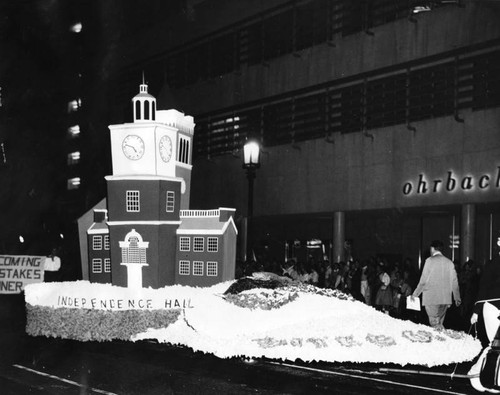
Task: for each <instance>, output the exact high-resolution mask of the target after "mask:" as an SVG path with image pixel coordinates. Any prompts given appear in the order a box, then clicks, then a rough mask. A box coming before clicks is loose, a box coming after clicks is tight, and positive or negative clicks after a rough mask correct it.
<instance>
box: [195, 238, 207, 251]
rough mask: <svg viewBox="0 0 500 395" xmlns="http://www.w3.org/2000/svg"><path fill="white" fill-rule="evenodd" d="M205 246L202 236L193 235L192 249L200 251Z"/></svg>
mask: <svg viewBox="0 0 500 395" xmlns="http://www.w3.org/2000/svg"><path fill="white" fill-rule="evenodd" d="M204 248H205V240H204V239H203V237H195V238H194V240H193V251H196V252H202V251H203V250H204Z"/></svg>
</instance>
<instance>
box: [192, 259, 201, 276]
mask: <svg viewBox="0 0 500 395" xmlns="http://www.w3.org/2000/svg"><path fill="white" fill-rule="evenodd" d="M193 276H203V262H201V261H194V262H193Z"/></svg>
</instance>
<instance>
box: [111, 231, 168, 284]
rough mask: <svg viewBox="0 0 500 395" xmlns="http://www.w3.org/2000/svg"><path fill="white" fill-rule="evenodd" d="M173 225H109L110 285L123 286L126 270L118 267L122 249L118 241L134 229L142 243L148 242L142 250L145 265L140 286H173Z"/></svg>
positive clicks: (125, 281)
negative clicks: (140, 237)
mask: <svg viewBox="0 0 500 395" xmlns="http://www.w3.org/2000/svg"><path fill="white" fill-rule="evenodd" d="M176 229H177V225H145V224H134V225H130V224H127V225H112V226H110V242H111V262H112V273H113V278H112V280H113V285H118V286H122V287H126V286H127V281H128V276H127V267H126V266H124V265H121V262H122V250H121V248H120V245H119V242H120V241H124V240H125V237H126V235H127V234H128V233H129V232H131V231H132V230H135V231H136V232H137V233H139V234H140V235H141V236H142V238H143V240H144V241H145V242H149V246H148V248H147V250H146V261H147V264H148V266H144V267H143V269H142V281H143V287H145V288H147V287H152V288H161V287H163V286H165V285H172V284H173V283H174V276H173V270H174V268H175V267H174V265H175V264H174V262H175V232H176Z"/></svg>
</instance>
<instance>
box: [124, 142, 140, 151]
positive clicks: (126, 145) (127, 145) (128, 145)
mask: <svg viewBox="0 0 500 395" xmlns="http://www.w3.org/2000/svg"><path fill="white" fill-rule="evenodd" d="M125 147H130V148H132V149H133V150H134V152H137V150H136V149H135V147H134V146H132V145H130V144H125Z"/></svg>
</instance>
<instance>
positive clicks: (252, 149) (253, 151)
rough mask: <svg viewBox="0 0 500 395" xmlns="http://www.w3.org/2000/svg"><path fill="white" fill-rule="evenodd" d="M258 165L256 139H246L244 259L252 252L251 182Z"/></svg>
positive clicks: (258, 155) (244, 147)
mask: <svg viewBox="0 0 500 395" xmlns="http://www.w3.org/2000/svg"><path fill="white" fill-rule="evenodd" d="M259 167H260V146H259V143H258V142H257V141H254V140H248V141H247V142H246V143H245V145H244V146H243V168H244V169H246V173H247V179H248V209H247V237H246V239H247V240H246V260H248V259H250V257H251V254H252V242H251V240H252V217H253V183H254V180H255V173H256V170H257V169H258V168H259Z"/></svg>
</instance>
